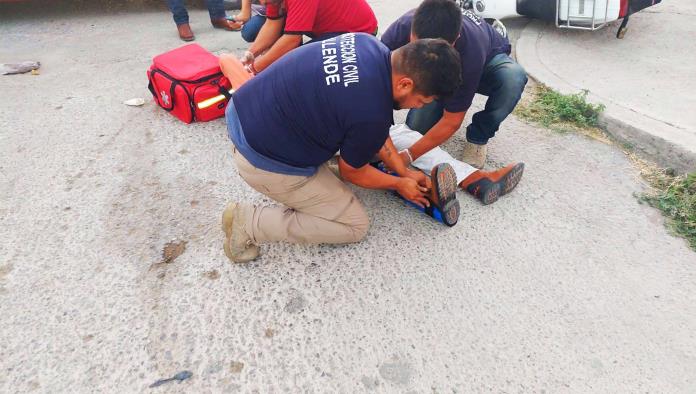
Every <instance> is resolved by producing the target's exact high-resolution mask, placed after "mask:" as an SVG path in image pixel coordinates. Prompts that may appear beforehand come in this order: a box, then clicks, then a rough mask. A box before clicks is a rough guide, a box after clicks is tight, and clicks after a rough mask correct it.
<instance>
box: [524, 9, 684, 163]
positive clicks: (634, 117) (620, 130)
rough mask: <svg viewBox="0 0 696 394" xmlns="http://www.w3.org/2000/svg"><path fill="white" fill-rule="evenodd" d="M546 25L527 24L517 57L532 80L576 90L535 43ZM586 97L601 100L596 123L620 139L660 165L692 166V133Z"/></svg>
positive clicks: (564, 90) (579, 88)
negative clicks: (543, 57) (547, 62)
mask: <svg viewBox="0 0 696 394" xmlns="http://www.w3.org/2000/svg"><path fill="white" fill-rule="evenodd" d="M546 27H547V24H546V23H544V22H540V21H532V22H530V23H529V24H527V26H526V27H525V28H524V29H523V30H522V33H521V34H520V38H519V39H518V40H517V44H516V46H515V51H516V55H517V60H518V62H519V63H520V64H521V65H522V66H523V67H524V68H525V70H526V71H527V73H528V74H529V76H531V77H532V78H534V79H535V80H536V81H538V82H540V83H543V84H544V85H546V86H548V87H550V88H552V89H554V90H556V91H558V92H561V93H564V94H571V93H577V92H578V91H580V90H582V89H583V87H582V86H576V85H574V84H573V83H572V82H570V81H568V80H566V79H565V78H564V77H563V76H561V75H559V74H557V73H555V72H554V71H553V70H551V69H550V68H549V67H547V66H546V65H545V64H544V62H543V60H542V59H541V56H540V55H539V52H538V50H537V44H538V42H539V40H540V39H541V38H542V37H543V33H544V29H545V28H546ZM587 98H588V101H589V102H591V103H594V104H600V103H601V104H604V106H605V107H606V109H605V111H604V112H603V114H602V115H601V117H600V125H601V126H602V128H604V129H605V130H606V131H607V132H608V133H609V134H610V135H612V136H613V137H615V138H616V139H617V140H619V141H620V142H622V143H625V144H627V145H630V146H631V147H632V148H633V149H635V150H636V151H638V152H640V153H642V154H643V155H645V156H647V157H648V158H650V159H653V160H655V161H656V162H657V163H658V164H659V165H660V166H664V167H670V168H673V169H675V170H676V171H677V172H680V173H686V172H691V171H694V170H696V137H695V136H693V135H691V134H690V133H688V132H686V131H684V130H682V129H680V128H677V127H675V126H673V125H670V124H668V123H665V122H663V121H660V120H656V119H653V118H650V117H648V116H645V115H643V114H641V113H638V112H636V111H634V110H632V109H630V108H626V107H624V106H622V105H621V104H620V103H616V102H612V101H608V100H607V99H605V98H600V97H597V96H596V95H594V94H592V92H590V93H589V94H588V96H587Z"/></svg>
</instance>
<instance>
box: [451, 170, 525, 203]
mask: <svg viewBox="0 0 696 394" xmlns="http://www.w3.org/2000/svg"><path fill="white" fill-rule="evenodd" d="M523 173H524V163H517V164H510V165H508V166H507V167H503V168H501V169H499V170H497V171H490V172H489V171H481V170H479V171H476V172H474V173H473V174H471V175H469V176H468V177H466V179H464V180H463V181H462V182H461V183H460V184H459V186H461V188H462V189H464V190H466V191H467V192H469V193H471V194H472V195H473V196H474V197H476V198H478V199H479V200H481V202H482V203H483V205H488V204H492V203H494V202H496V201H498V198H499V197H500V196H503V195H505V194H508V193H510V192H511V191H512V189H514V188H515V186H517V184H518V183H519V182H520V179H521V178H522V174H523Z"/></svg>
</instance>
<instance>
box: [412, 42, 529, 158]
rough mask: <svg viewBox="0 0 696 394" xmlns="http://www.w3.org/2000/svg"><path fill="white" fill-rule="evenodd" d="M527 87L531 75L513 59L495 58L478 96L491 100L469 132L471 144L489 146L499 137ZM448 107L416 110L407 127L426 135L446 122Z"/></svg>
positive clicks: (434, 104) (438, 103) (438, 105)
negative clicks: (445, 110)
mask: <svg viewBox="0 0 696 394" xmlns="http://www.w3.org/2000/svg"><path fill="white" fill-rule="evenodd" d="M526 84H527V73H526V72H525V71H524V69H523V68H522V66H520V65H519V64H517V62H515V61H514V60H513V59H512V58H510V56H508V55H506V54H504V53H502V54H499V55H496V56H494V57H493V58H492V59H491V60H490V61H488V63H487V64H486V66H485V68H484V69H483V75H482V76H481V81H480V82H479V86H478V89H477V90H476V93H479V94H482V95H484V96H488V100H487V101H486V107H485V108H484V109H483V111H480V112H477V113H475V114H474V116H473V117H472V119H471V124H470V125H469V126H467V128H466V139H467V141H469V142H471V143H473V144H478V145H485V144H486V143H488V140H489V139H491V138H493V136H495V132H496V131H498V128H499V127H500V124H501V123H502V122H503V121H504V120H505V118H507V116H508V115H510V113H511V112H512V110H513V109H515V106H516V105H517V102H518V101H520V97H522V91H523V90H524V86H525V85H526ZM444 109H445V106H444V104H443V103H442V102H441V101H439V100H436V101H433V102H432V103H430V104H428V105H426V106H424V107H423V108H418V109H412V110H410V111H408V115H407V116H406V124H407V125H408V127H410V128H411V129H412V130H416V131H418V132H419V133H421V134H425V133H426V132H428V130H430V129H431V128H432V127H433V126H435V124H436V123H437V122H439V121H440V118H442V114H443V113H444Z"/></svg>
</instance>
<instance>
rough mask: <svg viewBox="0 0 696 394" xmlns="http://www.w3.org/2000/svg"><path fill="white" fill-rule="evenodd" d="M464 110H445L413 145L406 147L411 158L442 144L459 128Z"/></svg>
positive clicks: (414, 158) (415, 157) (464, 113)
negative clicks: (438, 119)
mask: <svg viewBox="0 0 696 394" xmlns="http://www.w3.org/2000/svg"><path fill="white" fill-rule="evenodd" d="M465 115H466V111H464V112H447V111H445V112H444V114H443V115H442V118H441V119H440V121H439V122H437V123H435V126H433V127H432V128H431V129H430V130H428V132H427V133H426V134H425V135H424V136H423V138H421V139H419V140H418V141H417V142H416V143H415V144H413V146H411V147H410V148H408V150H409V152H410V153H411V157H412V158H413V160H416V159H417V158H419V157H421V156H423V155H424V154H426V153H428V152H430V150H431V149H433V148H436V147H438V146H440V145H442V144H443V143H444V142H445V141H447V140H448V139H449V138H450V137H451V136H452V135H453V134H454V133H456V132H457V130H459V128H460V127H461V126H462V122H463V121H464V116H465Z"/></svg>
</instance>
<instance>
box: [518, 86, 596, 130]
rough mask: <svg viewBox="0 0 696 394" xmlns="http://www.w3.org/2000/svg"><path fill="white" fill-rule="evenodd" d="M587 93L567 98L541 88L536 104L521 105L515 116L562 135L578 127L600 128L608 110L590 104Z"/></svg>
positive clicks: (533, 101)
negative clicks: (601, 115)
mask: <svg viewBox="0 0 696 394" xmlns="http://www.w3.org/2000/svg"><path fill="white" fill-rule="evenodd" d="M587 93H588V92H587V90H583V91H582V92H580V93H576V94H570V95H566V94H561V93H558V92H556V91H554V90H552V89H550V88H548V87H546V86H544V85H541V84H539V85H536V86H535V87H534V88H533V95H532V97H533V98H532V100H527V101H523V102H520V105H518V106H517V108H516V109H515V114H516V115H518V116H519V117H521V118H523V119H525V120H528V121H532V122H537V123H540V124H541V125H542V126H544V127H546V128H549V129H552V130H556V131H559V132H567V131H572V129H573V128H575V127H579V128H592V127H598V126H599V124H598V119H599V114H600V113H602V111H604V106H603V105H602V104H599V105H594V104H591V103H588V102H587Z"/></svg>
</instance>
